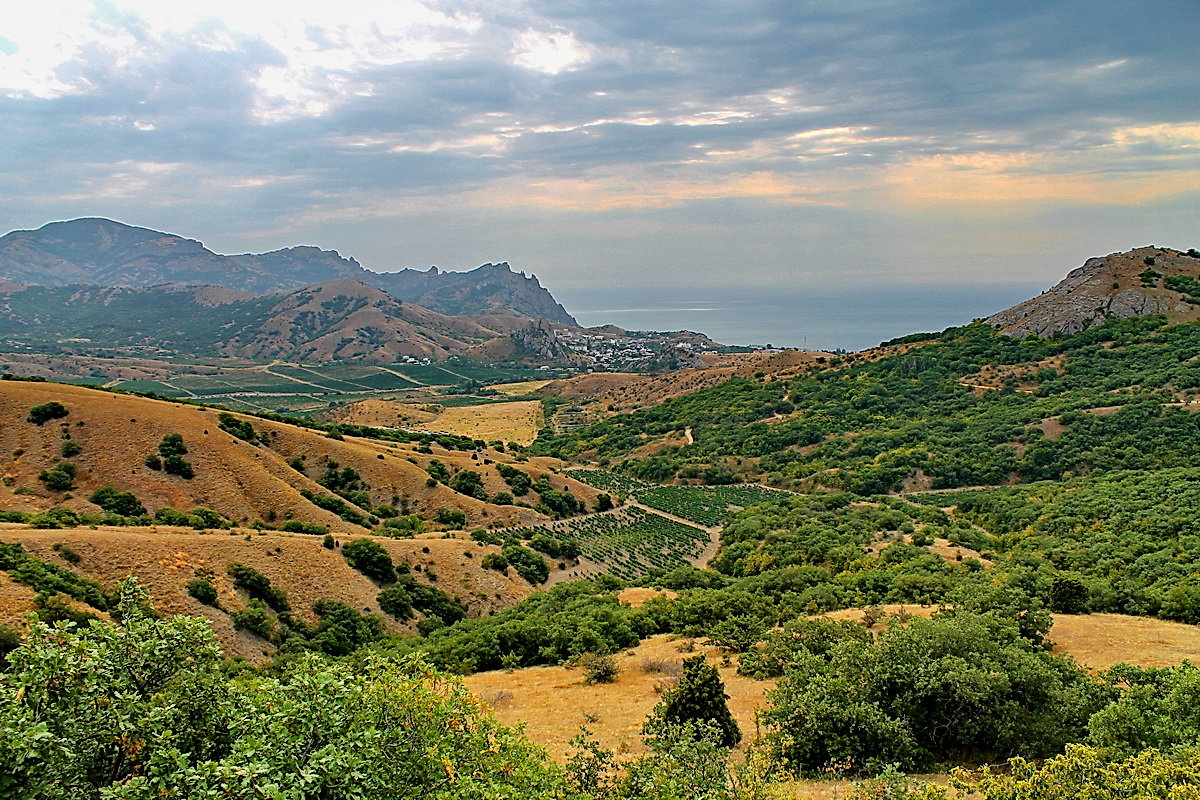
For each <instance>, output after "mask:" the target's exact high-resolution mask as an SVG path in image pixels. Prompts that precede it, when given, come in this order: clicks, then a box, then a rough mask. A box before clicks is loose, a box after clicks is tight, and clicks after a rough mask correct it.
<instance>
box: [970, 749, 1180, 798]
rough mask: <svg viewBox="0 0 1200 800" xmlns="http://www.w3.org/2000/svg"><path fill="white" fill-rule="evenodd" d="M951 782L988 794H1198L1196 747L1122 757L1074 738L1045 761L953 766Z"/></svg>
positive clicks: (1134, 795)
mask: <svg viewBox="0 0 1200 800" xmlns="http://www.w3.org/2000/svg"><path fill="white" fill-rule="evenodd" d="M954 785H955V787H956V788H958V789H959V790H960V791H961V792H962V793H963V794H964V796H965V795H967V793H971V794H976V795H978V796H981V797H984V798H986V800H1057V798H1062V797H1081V798H1083V797H1086V798H1088V800H1125V798H1139V799H1140V798H1146V800H1191V798H1194V797H1200V751H1197V750H1192V751H1189V752H1186V753H1182V754H1180V755H1179V756H1175V757H1173V756H1171V755H1168V754H1165V753H1160V752H1158V751H1157V750H1146V751H1143V752H1141V753H1138V754H1137V755H1134V756H1130V757H1129V758H1125V759H1112V758H1110V757H1108V756H1106V755H1105V754H1104V753H1103V751H1100V750H1097V749H1095V748H1092V747H1085V746H1083V745H1078V744H1072V745H1068V746H1067V748H1066V752H1065V753H1062V754H1060V755H1056V756H1054V757H1052V758H1049V759H1047V760H1045V761H1030V760H1027V759H1025V758H1015V759H1013V760H1012V761H1011V762H1009V764H1008V769H1006V770H1004V771H1000V772H990V771H983V772H980V773H978V774H971V773H968V772H967V771H966V770H956V771H955V774H954Z"/></svg>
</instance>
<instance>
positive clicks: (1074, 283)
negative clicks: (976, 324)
mask: <svg viewBox="0 0 1200 800" xmlns="http://www.w3.org/2000/svg"><path fill="white" fill-rule="evenodd" d="M1190 252H1192V253H1196V255H1195V256H1192V255H1188V254H1187V253H1183V252H1180V251H1178V250H1170V249H1167V248H1161V247H1139V248H1137V249H1135V250H1130V251H1127V252H1124V253H1113V254H1111V255H1107V256H1104V257H1102V258H1089V259H1088V260H1087V261H1085V262H1084V264H1083V266H1081V267H1078V268H1077V269H1074V270H1072V271H1071V272H1069V273H1068V274H1067V276H1066V277H1065V278H1063V280H1061V281H1060V282H1059V283H1058V284H1056V285H1055V286H1054V287H1053V288H1052V289H1050V290H1049V291H1046V292H1043V293H1042V294H1040V295H1038V296H1037V297H1033V298H1030V299H1029V300H1025V301H1023V302H1021V303H1018V304H1017V305H1015V306H1013V307H1011V308H1008V309H1005V310H1004V311H1000V312H998V313H996V314H993V315H992V316H990V317H988V318H987V322H988V324H989V325H992V326H994V327H996V328H998V329H999V330H1000V331H1001V332H1002V333H1006V334H1008V335H1009V336H1016V337H1020V336H1028V335H1029V334H1034V335H1036V336H1043V337H1044V336H1052V335H1054V334H1056V333H1062V334H1071V333H1078V332H1079V331H1082V330H1085V329H1087V328H1089V327H1091V326H1092V325H1098V324H1100V323H1102V322H1104V321H1105V320H1107V319H1123V318H1125V317H1135V316H1141V315H1144V314H1165V315H1166V316H1167V318H1168V319H1170V320H1171V321H1172V322H1183V321H1192V320H1195V319H1200V305H1197V304H1196V303H1190V302H1188V301H1187V299H1186V298H1187V296H1188V295H1186V294H1185V293H1184V292H1181V291H1179V290H1178V289H1177V288H1171V286H1169V285H1168V284H1171V283H1172V281H1171V280H1170V279H1171V278H1173V277H1174V278H1192V279H1197V278H1200V253H1197V252H1196V251H1195V250H1193V251H1190ZM1155 273H1156V274H1157V277H1155ZM1143 276H1145V277H1143ZM1174 285H1176V286H1177V285H1178V284H1174Z"/></svg>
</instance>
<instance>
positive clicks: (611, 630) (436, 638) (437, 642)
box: [426, 582, 650, 673]
mask: <svg viewBox="0 0 1200 800" xmlns="http://www.w3.org/2000/svg"><path fill="white" fill-rule="evenodd" d="M649 630H650V629H649V627H648V626H647V625H646V623H645V621H644V620H643V619H642V618H641V615H640V614H639V613H638V612H637V611H636V610H635V609H631V608H629V607H628V606H624V605H622V604H621V603H620V602H618V601H617V599H616V597H615V596H614V595H612V594H609V593H604V592H598V591H597V588H596V587H595V586H594V585H593V584H590V583H587V582H578V583H571V584H560V585H557V586H554V587H551V588H550V589H547V590H546V591H544V592H537V593H535V594H533V595H531V596H530V597H529V598H528V599H527V600H524V601H523V602H521V603H519V604H518V605H516V606H512V607H510V608H506V609H503V610H501V611H497V612H496V613H495V614H493V615H491V616H486V617H473V618H470V619H464V620H462V621H460V622H458V624H456V625H453V626H451V627H448V628H445V629H442V630H438V631H435V632H434V633H432V634H431V635H430V638H429V642H428V645H427V647H426V652H427V653H428V654H429V657H430V659H432V660H433V662H434V663H435V664H438V665H440V666H442V667H444V668H446V669H449V670H451V671H453V672H459V673H470V672H477V671H482V670H490V669H500V668H501V667H504V666H512V667H527V666H535V665H538V664H561V663H562V662H564V661H567V660H569V659H572V658H575V657H576V656H580V655H583V654H584V653H615V652H617V651H618V650H621V649H624V648H626V647H630V646H632V645H634V644H636V643H637V642H638V640H639V638H640V636H641V635H644V634H645V633H648V632H649Z"/></svg>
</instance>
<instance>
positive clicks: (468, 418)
mask: <svg viewBox="0 0 1200 800" xmlns="http://www.w3.org/2000/svg"><path fill="white" fill-rule="evenodd" d="M543 424H544V415H543V414H542V404H541V403H540V402H539V401H537V400H516V401H513V402H511V403H487V404H485V405H478V406H454V407H451V408H447V409H445V410H443V411H442V413H441V414H439V415H438V416H437V417H436V418H435V419H431V420H428V421H425V422H420V423H416V424H414V425H413V426H412V427H414V428H416V429H418V430H427V431H435V432H439V433H453V434H456V435H458V436H470V437H471V438H472V439H482V440H483V441H485V442H492V441H497V440H498V441H501V442H516V443H517V444H523V445H524V444H532V443H533V440H534V439H536V438H537V433H538V430H539V429H540V428H541V427H542V425H543Z"/></svg>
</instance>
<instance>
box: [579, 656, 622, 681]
mask: <svg viewBox="0 0 1200 800" xmlns="http://www.w3.org/2000/svg"><path fill="white" fill-rule="evenodd" d="M576 664H577V665H578V666H579V667H580V668H581V669H583V682H584V683H591V684H594V683H612V682H613V681H615V680H616V679H617V675H618V674H620V672H621V668H620V667H619V666H617V660H616V659H615V658H613V657H612V656H611V655H608V654H607V653H585V654H584V655H582V656H580V657H579V658H578V659H577V660H576Z"/></svg>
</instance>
